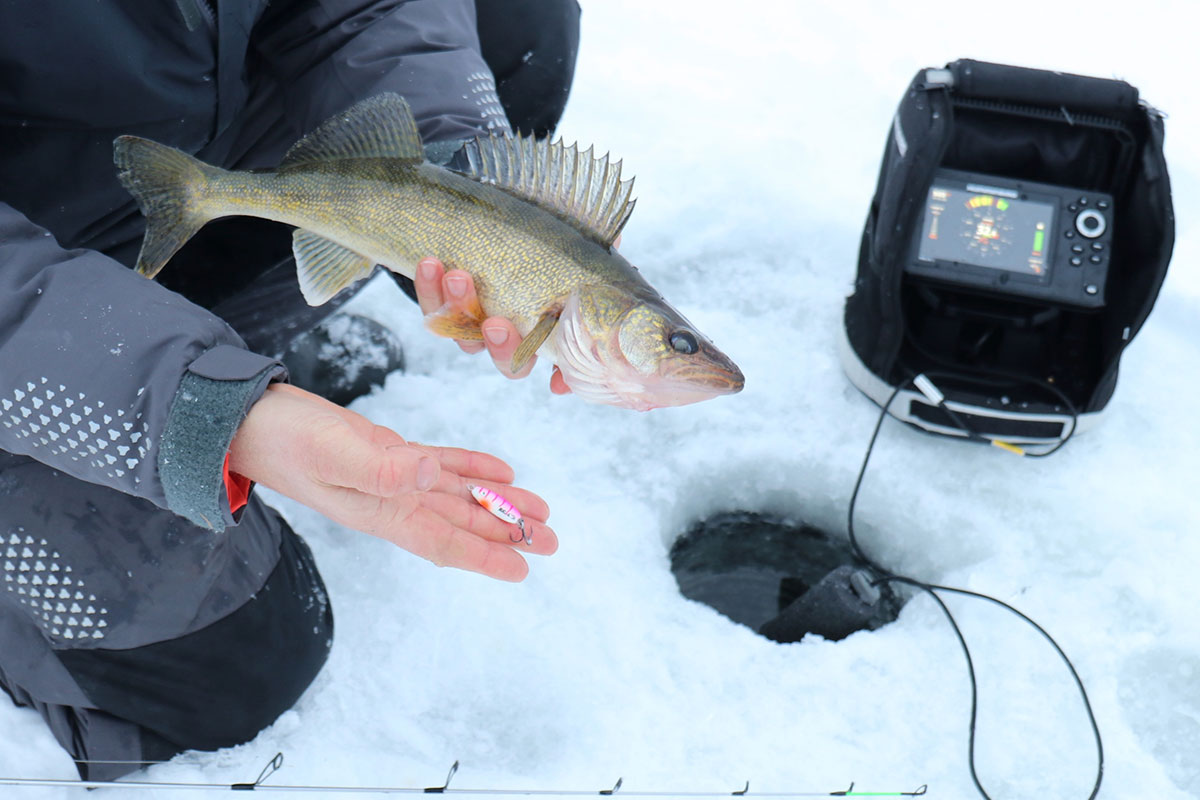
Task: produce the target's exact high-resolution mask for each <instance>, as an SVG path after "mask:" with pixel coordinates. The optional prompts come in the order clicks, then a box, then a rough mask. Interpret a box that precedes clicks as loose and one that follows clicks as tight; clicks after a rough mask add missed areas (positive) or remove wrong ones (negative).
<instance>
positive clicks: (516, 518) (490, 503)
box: [467, 484, 533, 545]
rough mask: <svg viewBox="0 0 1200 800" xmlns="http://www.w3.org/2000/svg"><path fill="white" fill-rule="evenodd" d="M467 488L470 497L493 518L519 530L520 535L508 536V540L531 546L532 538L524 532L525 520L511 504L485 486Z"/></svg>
mask: <svg viewBox="0 0 1200 800" xmlns="http://www.w3.org/2000/svg"><path fill="white" fill-rule="evenodd" d="M467 488H468V489H470V490H471V496H472V497H474V498H475V500H476V502H478V503H479V505H481V506H483V507H484V508H486V509H487V510H488V511H490V512H492V514H493V515H494V516H497V517H499V518H500V519H502V520H504V521H505V522H508V523H511V524H513V525H516V526H517V527H518V528H519V529H520V530H521V535H520V536H517V537H515V538H514V537H513V536H512V534H509V537H508V538H509V539H510V540H512V541H513V542H520V541H522V540H523V541H524V542H525V544H527V545H529V544H533V537H532V536H530V535H529V531H527V530H525V518H524V517H522V516H521V512H520V511H518V510H517V507H516V506H514V505H513V504H512V503H510V502H508V501H507V500H505V499H504V498H503V497H501V496H500V495H498V494H496V493H495V492H493V491H492V490H491V489H488V488H487V487H486V486H473V485H472V484H467Z"/></svg>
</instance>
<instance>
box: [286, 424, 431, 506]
mask: <svg viewBox="0 0 1200 800" xmlns="http://www.w3.org/2000/svg"><path fill="white" fill-rule="evenodd" d="M306 435H307V438H308V444H307V447H305V448H304V449H303V452H304V453H305V456H306V457H307V458H308V459H309V464H308V467H309V470H308V471H309V474H310V475H311V477H312V478H313V480H315V481H317V482H319V483H321V484H324V485H326V486H334V487H345V488H349V489H354V490H355V491H359V492H363V493H365V494H368V495H375V496H378V497H392V496H394V495H397V494H400V493H403V492H412V491H426V490H428V489H430V488H432V487H433V486H434V485H435V484H436V483H437V481H438V478H439V477H440V474H441V465H440V463H439V462H438V460H437V459H436V458H433V457H431V456H430V455H429V454H428V453H426V452H424V451H422V450H420V449H417V448H414V447H409V446H408V445H407V444H399V443H396V444H390V445H388V446H381V445H380V444H378V443H376V442H375V441H372V437H370V436H364V435H362V433H361V432H358V431H355V430H353V428H352V427H351V426H350V425H349V424H347V423H346V422H345V421H343V420H341V419H339V418H337V417H333V416H330V417H324V418H321V419H318V420H314V422H313V424H312V425H311V426H310V428H309V429H308V430H307V431H306ZM375 435H377V436H379V437H381V438H385V440H386V429H384V431H381V432H380V433H378V434H375Z"/></svg>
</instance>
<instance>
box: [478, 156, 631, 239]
mask: <svg viewBox="0 0 1200 800" xmlns="http://www.w3.org/2000/svg"><path fill="white" fill-rule="evenodd" d="M466 151H467V159H468V161H469V162H470V173H469V174H470V175H471V177H473V178H475V179H476V180H479V181H481V182H483V183H490V184H493V185H495V186H498V187H499V188H501V189H504V190H505V191H507V192H509V193H511V194H514V195H516V196H517V197H520V198H522V199H523V200H528V201H530V202H531V203H535V204H537V205H539V206H541V207H542V208H544V209H546V210H547V211H550V212H552V213H554V214H558V215H559V216H561V217H564V218H566V219H567V221H569V222H571V223H572V224H574V225H575V226H576V227H577V228H579V229H580V230H581V231H583V233H585V234H586V235H588V236H590V237H591V238H593V239H595V240H596V241H597V242H599V243H600V244H602V245H604V246H605V247H611V246H612V243H613V242H614V241H615V240H616V238H617V236H619V235H620V233H621V228H623V227H625V223H626V221H628V219H629V215H630V214H632V213H633V206H634V203H635V202H636V201H634V200H630V199H629V196H630V194H631V193H632V192H633V179H632V178H630V179H629V180H627V181H623V180H621V162H620V161H616V162H612V163H610V162H609V159H608V155H607V154H606V155H605V156H604V157H603V158H596V157H595V156H594V155H593V154H592V148H590V147H589V148H588V149H587V150H585V151H583V152H580V151H579V149H578V148H577V147H576V145H571V146H570V147H567V146H566V145H564V144H563V142H562V140H561V139H559V140H558V141H557V142H554V143H553V144H551V143H550V142H549V141H548V140H546V139H542V140H537V139H534V138H533V137H530V136H520V135H518V136H516V137H513V138H509V137H501V136H496V135H495V134H493V135H492V136H491V137H489V138H487V139H484V138H478V139H476V140H475V141H474V142H471V143H470V144H468V145H467V148H466Z"/></svg>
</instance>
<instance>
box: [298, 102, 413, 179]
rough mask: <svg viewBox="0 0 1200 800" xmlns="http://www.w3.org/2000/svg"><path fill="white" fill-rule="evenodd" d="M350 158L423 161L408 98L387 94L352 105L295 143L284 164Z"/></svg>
mask: <svg viewBox="0 0 1200 800" xmlns="http://www.w3.org/2000/svg"><path fill="white" fill-rule="evenodd" d="M346 158H398V159H402V160H405V161H414V162H419V161H423V160H424V159H425V153H424V151H423V150H422V149H421V135H420V134H419V133H418V132H417V122H416V120H414V119H413V115H412V110H411V109H409V107H408V103H407V101H405V99H404V98H403V97H401V96H400V95H398V94H391V93H387V94H380V95H376V96H374V97H370V98H368V99H366V100H363V101H362V102H360V103H356V104H354V105H352V106H350V108H347V109H346V110H345V111H343V112H342V113H340V114H337V115H335V116H333V117H331V118H329V119H327V120H326V121H325V122H322V123H321V124H320V125H318V126H317V128H316V129H315V130H314V131H313V132H312V133H310V134H308V136H305V137H304V138H303V139H301V140H300V141H298V142H296V143H295V144H294V145H292V149H290V150H288V151H287V155H285V156H284V157H283V161H282V162H281V163H280V166H281V167H294V166H296V165H298V164H309V163H312V162H314V161H330V160H341V159H346Z"/></svg>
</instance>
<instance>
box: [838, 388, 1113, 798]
mask: <svg viewBox="0 0 1200 800" xmlns="http://www.w3.org/2000/svg"><path fill="white" fill-rule="evenodd" d="M928 374H929V373H926V375H927V376H928ZM915 377H916V376H914V377H912V378H909V379H908V380H907V381H905V382H904V383H901V384H899V385H897V386H896V387H895V388H894V389H893V390H892V393H891V395H889V396H888V399H887V402H885V403H884V404H883V406H882V407H881V408H880V411H879V419H878V420H876V422H875V430H874V431H872V433H871V441H870V442H869V443H868V444H867V452H866V453H865V454H864V456H863V461H862V466H861V467H860V468H859V470H858V478H857V479H856V480H855V481H854V491H853V492H852V493H851V495H850V507H849V510H848V512H847V519H846V528H847V531H848V532H849V534H850V547H851V549H852V550H853V551H854V554H855V556H856V557H857V558H858V559H860V560H861V561H862V562H863V563H865V564H866V565H867V566H868V567H869V568H870V569H872V570H873V571H875V572H876V573H878V574H879V577H878V578H877V579H876V580H874V581H873V582H872V585H876V586H877V585H879V584H884V583H904V584H907V585H909V586H913V587H915V588H917V589H920V590H922V591H924V592H927V593H928V594H929V596H930V597H932V598H933V599H934V600H935V601H936V602H937V604H938V606H940V607H941V609H942V613H943V614H945V616H946V619H947V621H949V623H950V627H951V628H953V629H954V635H955V636H956V637H957V638H958V643H959V646H960V647H962V651H963V656H964V657H965V658H966V660H967V674H968V676H969V677H970V681H971V720H970V726H969V733H968V747H967V766H968V768H969V770H970V772H971V780H972V781H973V782H974V783H975V788H976V789H977V790H978V791H979V794H980V795H981V796H982V797H984V798H986V800H991V795H989V794H988V793H987V791H986V790H985V789H984V788H983V784H982V783H980V781H979V775H978V773H977V771H976V769H975V723H976V719H977V717H978V709H979V687H978V684H977V682H976V679H975V664H974V661H973V660H972V658H971V649H970V648H969V647H968V646H967V640H966V638H965V637H964V636H963V633H962V630H961V629H960V628H959V627H958V623H957V622H956V621H955V619H954V615H953V614H952V613H951V612H950V608H949V607H948V606H947V605H946V603H945V601H944V600H942V598H941V597H939V596H938V594H937V593H938V592H939V591H941V592H951V593H954V594H960V595H964V596H967V597H976V598H979V599H981V600H987V601H989V602H991V603H995V604H996V605H999V606H1000V607H1002V608H1005V609H1007V610H1009V611H1011V612H1012V613H1013V614H1016V615H1017V617H1019V618H1020V619H1022V620H1024V621H1025V622H1027V623H1029V624H1030V625H1032V626H1033V628H1034V629H1035V630H1036V631H1037V632H1038V633H1040V634H1041V635H1042V636H1043V637H1045V639H1046V640H1047V641H1048V642H1050V644H1051V645H1052V646H1053V647H1054V650H1055V651H1056V652H1057V653H1058V656H1059V658H1061V659H1062V660H1063V663H1065V664H1066V665H1067V669H1068V670H1070V672H1071V677H1072V678H1073V679H1074V680H1075V685H1076V687H1078V689H1079V695H1080V697H1082V698H1083V707H1084V710H1085V711H1086V712H1087V716H1088V722H1089V723H1090V724H1091V727H1092V734H1093V736H1094V737H1095V739H1096V758H1097V765H1096V782H1095V783H1094V784H1093V785H1092V792H1091V794H1089V795H1088V800H1095V797H1096V795H1097V794H1099V792H1100V784H1101V782H1102V781H1103V780H1104V744H1103V742H1102V741H1101V738H1100V726H1099V725H1098V724H1097V722H1096V715H1095V713H1094V712H1093V711H1092V704H1091V702H1090V701H1089V700H1088V695H1087V690H1086V689H1085V688H1084V685H1083V680H1082V679H1081V678H1080V677H1079V673H1078V672H1077V671H1076V669H1075V665H1074V664H1072V663H1071V659H1070V658H1068V657H1067V654H1066V653H1065V652H1064V651H1063V649H1062V648H1061V647H1060V646H1059V644H1058V642H1056V641H1055V640H1054V637H1053V636H1051V635H1050V634H1049V633H1048V632H1047V631H1046V630H1045V628H1043V627H1042V626H1041V625H1039V624H1038V623H1036V622H1034V621H1033V619H1031V618H1030V617H1029V616H1027V615H1026V614H1024V613H1022V612H1021V611H1018V610H1017V609H1016V608H1014V607H1012V606H1011V605H1009V604H1008V603H1005V602H1004V601H1003V600H1000V599H997V598H995V597H992V596H990V595H986V594H981V593H979V592H973V591H970V590H968V589H958V588H955V587H952V586H940V585H937V584H931V583H926V582H924V581H918V580H915V579H913V578H907V577H905V576H903V575H897V574H896V573H894V572H892V571H891V570H889V569H887V568H885V567H883V566H881V565H879V564H877V563H876V562H875V561H873V560H872V559H871V558H869V557H868V556H867V554H866V553H865V552H864V551H863V549H862V547H860V546H859V544H858V538H857V536H856V535H855V533H854V509H855V506H856V505H857V503H858V493H859V490H860V489H861V488H862V482H863V478H864V477H865V476H866V474H867V465H868V464H869V463H870V460H871V454H872V453H873V452H874V450H875V442H876V441H877V440H878V438H879V431H880V429H881V428H882V427H883V421H884V419H885V418H886V417H887V414H888V409H889V408H890V407H891V405H892V402H893V401H894V400H895V399H896V396H897V395H899V394H900V392H901V390H902V389H904V388H906V387H907V386H908V385H910V384H912V382H913V380H914V379H915ZM1046 385H1047V386H1050V388H1051V389H1053V390H1054V391H1057V387H1054V386H1052V385H1050V384H1046ZM1060 394H1061V393H1060ZM1062 397H1063V399H1064V400H1066V396H1065V395H1062ZM1066 402H1067V405H1068V408H1070V409H1071V412H1072V424H1071V429H1070V431H1069V432H1068V433H1067V435H1066V436H1065V437H1063V438H1062V439H1061V440H1060V441H1059V442H1058V444H1056V445H1055V446H1054V447H1053V448H1051V449H1050V450H1048V451H1046V452H1043V453H1030V454H1029V455H1033V456H1047V455H1050V453H1053V452H1055V451H1056V450H1058V449H1059V448H1061V447H1062V446H1063V445H1064V444H1066V443H1067V440H1069V439H1070V438H1071V435H1072V434H1073V433H1074V432H1075V421H1076V417H1077V413H1076V411H1075V407H1074V405H1072V404H1071V403H1070V401H1069V400H1066ZM939 405H940V406H941V407H942V408H943V409H945V410H946V411H950V409H948V408H946V405H945V402H944V401H943V402H942V403H940V404H939ZM952 418H953V415H952ZM964 432H966V433H967V435H968V436H969V437H972V438H975V437H978V438H986V437H982V436H980V435H979V434H978V433H975V432H974V431H972V430H971V429H970V428H969V427H966V426H965V424H964Z"/></svg>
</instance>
